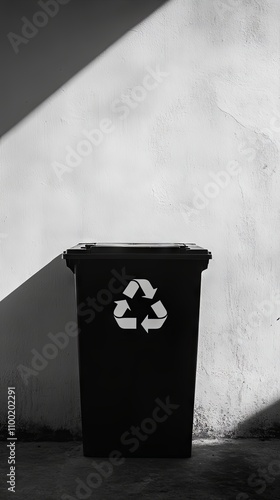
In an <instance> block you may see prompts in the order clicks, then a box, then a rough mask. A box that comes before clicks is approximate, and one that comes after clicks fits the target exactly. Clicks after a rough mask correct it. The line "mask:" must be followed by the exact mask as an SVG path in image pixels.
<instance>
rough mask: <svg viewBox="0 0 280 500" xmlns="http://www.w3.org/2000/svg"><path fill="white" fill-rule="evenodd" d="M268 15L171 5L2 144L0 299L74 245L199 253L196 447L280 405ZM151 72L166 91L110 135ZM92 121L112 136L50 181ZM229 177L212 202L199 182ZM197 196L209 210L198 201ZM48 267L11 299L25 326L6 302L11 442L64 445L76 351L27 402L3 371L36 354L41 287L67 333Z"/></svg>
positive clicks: (275, 132)
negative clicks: (185, 246)
mask: <svg viewBox="0 0 280 500" xmlns="http://www.w3.org/2000/svg"><path fill="white" fill-rule="evenodd" d="M279 14H280V4H279V2H277V1H276V0H275V1H273V0H267V1H262V2H259V3H258V2H255V1H251V2H248V1H246V0H240V1H239V0H237V1H235V2H233V1H232V0H225V1H223V0H221V1H220V2H214V1H212V0H210V1H209V0H200V1H197V0H170V1H169V2H168V3H167V4H165V5H164V6H163V7H161V8H160V9H159V10H157V11H156V12H155V13H154V14H152V15H151V16H150V17H148V18H147V19H146V20H145V21H144V22H142V23H141V24H140V25H138V26H136V27H135V28H133V29H132V30H131V31H130V32H129V33H127V34H126V35H124V36H123V37H122V38H121V39H119V40H118V41H117V42H116V43H114V44H113V45H112V46H111V47H109V48H108V49H107V50H106V51H105V52H104V53H103V54H102V55H100V56H99V57H98V58H96V59H95V60H93V61H92V63H90V64H89V65H88V66H87V67H85V68H84V69H83V70H82V71H80V72H79V73H78V74H77V75H76V76H74V77H73V78H72V79H71V80H70V81H69V82H67V83H66V84H65V85H64V86H63V87H61V88H60V89H59V90H58V91H57V92H56V93H54V94H53V95H52V96H51V97H50V98H49V99H47V100H46V101H45V102H44V103H43V104H41V105H40V106H38V108H37V109H36V110H35V111H33V112H32V113H31V114H30V115H28V116H27V117H26V118H25V119H24V120H23V121H21V122H20V123H19V124H18V125H17V126H16V127H14V128H12V129H11V130H10V132H8V133H7V134H6V135H5V136H4V138H3V140H2V153H1V174H0V175H1V187H0V189H1V192H0V196H1V218H0V233H5V234H6V237H3V236H2V238H1V240H0V241H1V243H0V255H1V268H0V295H1V298H2V299H4V298H5V297H7V296H8V294H11V293H12V292H13V291H14V290H15V289H16V288H17V287H20V286H21V285H22V283H23V282H24V281H25V280H27V279H28V278H30V277H32V276H33V275H34V273H36V272H37V271H39V270H40V269H41V268H43V267H44V266H45V265H46V264H47V263H48V262H50V261H51V260H52V259H54V258H55V257H56V256H58V255H59V254H60V253H61V252H62V251H63V250H64V249H66V248H68V247H71V246H73V245H74V244H76V243H77V242H79V241H148V240H149V241H150V240H151V241H186V242H188V241H189V242H196V243H198V244H199V245H201V246H205V247H207V248H208V249H210V250H211V251H212V253H213V261H211V262H210V265H209V269H208V270H207V271H205V272H204V274H203V286H202V301H201V306H202V307H201V321H200V344H199V358H198V378H197V392H196V424H195V425H196V432H197V433H198V434H200V435H204V434H208V435H215V436H217V435H227V434H231V433H232V432H233V431H234V430H235V429H236V426H237V425H238V423H240V422H242V421H244V420H245V419H247V418H249V417H250V416H251V415H254V414H256V412H260V411H261V410H264V409H265V408H266V407H268V406H270V405H272V404H273V403H275V402H276V401H277V400H278V399H279V398H280V385H279V376H280V364H279V348H280V335H279V328H280V323H279V322H277V318H278V317H279V316H280V300H279V297H276V298H275V297H274V299H273V300H272V299H271V294H272V292H273V291H274V290H276V289H279V288H280V285H279V275H280V263H279V254H278V248H279V234H278V230H279V218H280V217H279V192H280V175H279V165H278V163H279V147H280V118H279V117H280V109H279V55H280V54H279V29H280V16H279ZM32 43H34V44H36V39H34V40H33V41H32ZM157 66H159V67H160V68H161V70H162V71H163V72H166V73H168V76H166V77H164V78H163V81H162V82H161V83H159V84H158V86H157V87H156V88H155V89H153V90H150V91H149V92H147V95H146V97H145V99H144V100H143V101H142V102H140V103H139V105H138V106H137V107H135V109H133V110H131V111H130V113H129V115H128V117H127V118H126V119H123V120H121V119H120V112H118V113H117V112H115V111H113V109H112V104H113V102H114V100H115V99H121V96H123V95H125V94H128V95H130V93H131V92H133V91H134V88H135V87H136V86H139V85H142V83H143V79H144V77H145V76H146V75H147V71H148V70H147V67H149V68H152V69H155V68H156V67H157ZM136 92H137V91H136ZM104 118H107V119H110V120H111V122H112V127H113V128H114V130H113V131H112V132H111V133H108V134H106V137H104V140H102V142H101V144H100V145H99V146H95V147H93V151H92V153H91V154H90V155H88V156H87V157H85V158H84V159H83V160H82V161H81V163H80V164H79V165H78V166H77V167H76V168H74V169H73V171H71V172H67V173H65V174H64V175H63V176H62V178H61V179H59V178H58V177H57V175H56V173H55V171H54V168H53V164H54V162H60V163H64V164H65V161H66V160H65V158H66V147H67V146H71V147H72V148H75V149H76V148H77V146H78V144H79V143H80V141H81V140H82V139H84V136H83V132H82V131H83V130H87V131H88V130H90V129H92V128H98V127H99V125H100V121H101V120H102V119H104ZM233 161H235V162H237V163H236V164H235V165H237V167H236V168H239V170H238V173H236V171H235V174H234V175H232V176H229V175H228V176H227V181H228V185H227V186H226V187H224V188H217V187H215V186H214V187H213V185H212V186H210V187H209V182H213V178H212V177H211V175H210V173H211V172H212V174H213V173H217V172H220V171H225V170H226V169H227V168H229V165H232V162H233ZM229 179H230V180H229ZM195 190H199V192H200V193H203V192H204V193H205V192H206V193H208V195H209V196H212V197H211V198H209V197H208V195H207V196H206V197H204V198H203V200H202V199H201V198H199V201H198V197H197V196H196V198H195V199H194V196H195V194H196V195H197V191H195ZM198 202H199V203H200V205H199V207H200V208H198V209H197V210H196V211H195V212H193V213H192V214H191V215H190V212H189V210H190V208H191V207H193V205H194V203H198ZM55 262H56V263H55V264H54V267H52V270H53V271H57V273H58V274H59V273H62V274H60V275H59V277H57V278H56V275H55V274H54V275H53V276H52V277H49V278H48V273H44V274H43V275H42V276H40V274H39V275H38V278H37V281H36V286H35V288H34V287H33V288H32V287H31V285H30V288H28V286H27V288H26V289H24V290H32V292H30V295H29V296H28V295H27V296H26V293H25V295H24V297H25V299H24V300H26V307H27V308H28V311H29V313H28V317H27V315H26V313H24V311H23V318H24V320H23V319H22V318H19V317H17V319H15V316H16V315H17V309H16V308H18V307H19V308H21V310H22V305H21V304H20V303H19V301H21V300H22V299H21V298H20V297H22V294H20V292H18V293H19V295H18V296H17V295H13V294H12V295H11V297H12V296H13V297H14V298H13V299H12V298H11V299H9V298H7V299H5V300H6V302H5V300H4V302H3V306H4V305H5V304H6V305H5V308H4V307H3V315H4V318H5V320H4V321H3V322H2V324H3V325H4V331H3V333H2V338H3V341H2V342H3V345H4V349H3V348H2V349H1V355H2V356H3V359H2V361H1V364H0V366H1V373H0V376H1V386H2V387H6V386H7V385H8V384H10V385H13V384H16V386H17V391H18V417H19V420H20V422H21V425H22V428H24V426H26V427H28V425H29V426H30V423H32V425H33V428H35V427H36V426H37V427H38V428H39V427H40V426H41V427H43V426H47V427H50V428H51V429H58V428H63V429H68V430H70V431H71V432H76V431H77V429H79V425H80V424H79V401H78V385H77V361H76V347H75V345H74V344H75V343H74V342H72V343H71V345H69V349H68V350H67V351H66V350H65V351H63V352H61V353H60V354H59V356H58V358H57V359H55V360H53V361H52V362H50V363H49V366H48V367H47V368H46V369H45V370H44V371H42V373H40V374H39V375H38V376H37V377H31V379H30V383H29V384H28V386H25V385H24V384H23V382H22V380H21V377H20V376H19V374H18V372H17V371H16V366H17V364H18V363H21V364H23V365H26V366H29V365H30V361H31V358H32V355H31V349H32V348H36V349H38V350H40V349H42V347H43V346H44V344H45V343H46V342H47V333H48V331H49V328H50V324H49V321H50V320H49V318H48V317H47V314H46V315H45V316H44V315H43V316H42V310H43V304H42V303H41V302H40V306H38V303H37V302H38V301H40V299H38V296H37V294H36V293H35V292H34V290H35V291H36V290H37V291H38V293H43V290H44V288H45V287H46V286H49V287H50V289H51V290H52V291H53V295H52V297H51V298H50V301H51V306H50V305H46V310H47V311H49V313H50V314H54V315H55V317H58V316H59V314H60V313H59V309H60V308H61V307H62V308H64V309H63V310H64V316H63V317H64V318H67V317H68V316H67V315H68V314H69V320H71V319H72V316H71V313H70V312H69V308H70V306H69V304H70V305H71V304H72V303H74V297H73V299H72V294H73V277H72V275H71V273H70V271H69V270H67V269H66V268H65V269H64V268H63V271H62V270H61V268H60V267H59V264H58V262H59V263H60V261H55ZM63 273H64V274H63ZM48 279H49V281H48ZM42 280H47V281H48V285H45V283H44V282H43V281H42ZM61 283H63V285H62V284H61ZM65 286H66V288H67V290H66V291H65V293H63V292H64V287H65ZM22 290H23V289H22ZM57 291H59V294H60V295H58V294H57ZM61 295H63V297H62V298H61ZM9 300H10V302H9ZM71 301H73V302H71ZM263 301H268V302H266V303H262V302H263ZM276 301H277V304H276ZM31 302H32V307H31V305H30V303H31ZM9 304H10V306H9ZM33 304H34V306H33ZM61 304H62V305H61ZM38 307H39V309H40V314H39V316H40V317H41V320H40V318H39V320H38V321H37V322H36V328H35V327H34V322H33V319H32V318H33V315H35V316H36V314H37V315H38V312H36V311H38ZM264 308H266V309H265V311H264ZM15 309H16V310H15ZM7 310H8V313H7ZM24 310H25V311H26V308H25V309H24ZM266 310H267V311H268V312H266ZM253 311H258V314H257V316H256V315H255V316H250V313H251V312H253ZM250 320H251V321H253V320H254V321H253V322H254V324H258V326H254V327H249V326H248V325H249V323H250ZM62 323H63V321H62ZM40 325H41V326H40ZM51 327H52V328H53V329H55V328H57V330H56V331H58V330H59V328H63V324H56V323H55V322H52V323H51ZM38 329H39V330H38ZM23 330H24V334H25V337H24V338H23V337H22V331H23ZM54 380H55V381H56V382H55V384H54ZM4 392H5V391H4ZM5 398H6V396H5V394H4V396H3V397H2V402H3V404H2V408H3V411H2V414H3V415H2V416H3V418H5V412H6V410H5V403H4V402H5ZM275 418H276V417H275V414H273V415H271V414H270V413H269V412H268V414H265V416H264V417H261V422H260V423H259V424H260V426H263V427H264V428H265V429H267V430H268V429H269V428H271V427H273V425H274V420H275ZM258 430H259V427H258V428H257V429H256V433H257V432H258Z"/></svg>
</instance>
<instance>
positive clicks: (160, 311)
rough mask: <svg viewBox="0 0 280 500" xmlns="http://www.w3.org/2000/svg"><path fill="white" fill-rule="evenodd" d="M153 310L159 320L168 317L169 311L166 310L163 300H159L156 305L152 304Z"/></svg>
mask: <svg viewBox="0 0 280 500" xmlns="http://www.w3.org/2000/svg"><path fill="white" fill-rule="evenodd" d="M152 309H153V310H154V311H155V313H156V315H157V317H158V318H164V317H165V316H167V310H166V309H165V307H164V305H163V303H162V302H161V300H158V301H157V302H155V303H154V304H152Z"/></svg>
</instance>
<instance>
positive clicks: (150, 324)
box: [114, 278, 167, 333]
mask: <svg viewBox="0 0 280 500" xmlns="http://www.w3.org/2000/svg"><path fill="white" fill-rule="evenodd" d="M139 288H141V289H142V291H143V293H144V295H142V298H143V299H148V300H153V298H154V296H155V293H156V291H157V288H153V287H152V285H151V283H150V282H149V281H148V280H146V279H136V278H135V279H133V280H131V281H130V282H129V283H128V285H127V287H126V288H125V290H124V291H123V294H124V295H125V296H126V297H128V298H130V299H133V297H134V295H135V294H136V292H137V291H138V289H139ZM115 304H116V307H115V310H114V318H115V320H116V322H117V323H118V325H119V327H120V328H123V329H126V330H128V329H129V330H136V329H137V318H131V317H125V313H126V311H127V310H129V311H131V308H130V307H129V304H128V302H127V300H126V299H123V300H116V301H115ZM151 308H152V310H153V311H154V313H155V314H156V316H157V317H156V318H151V317H149V314H147V316H146V317H145V318H144V320H143V321H142V323H141V326H142V327H143V328H144V330H145V331H146V332H147V333H149V330H158V329H159V328H161V327H162V325H163V323H164V322H165V320H166V318H167V311H166V309H165V307H164V305H163V304H162V302H161V301H160V300H158V301H157V302H154V303H153V304H151Z"/></svg>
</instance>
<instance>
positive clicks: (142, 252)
mask: <svg viewBox="0 0 280 500" xmlns="http://www.w3.org/2000/svg"><path fill="white" fill-rule="evenodd" d="M62 257H63V258H64V259H67V260H68V259H73V260H78V259H89V258H90V259H94V258H102V259H104V258H105V259H106V258H125V259H126V258H130V259H131V258H132V259H133V258H155V259H158V258H172V259H176V258H179V259H201V260H209V259H212V255H211V252H209V251H208V250H206V249H205V248H202V247H199V246H198V245H196V244H195V243H79V244H78V245H75V246H74V247H72V248H69V249H68V250H66V251H65V252H63V255H62Z"/></svg>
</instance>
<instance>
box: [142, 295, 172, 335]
mask: <svg viewBox="0 0 280 500" xmlns="http://www.w3.org/2000/svg"><path fill="white" fill-rule="evenodd" d="M152 309H153V310H154V312H155V313H156V315H157V318H149V316H148V315H147V316H146V318H145V319H144V320H143V321H142V323H141V325H142V326H143V328H144V330H145V331H146V332H147V333H149V330H158V329H159V328H161V327H162V325H163V323H164V322H165V320H166V318H167V310H166V309H165V307H164V305H163V303H162V302H161V300H158V301H157V302H155V303H154V304H152Z"/></svg>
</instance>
